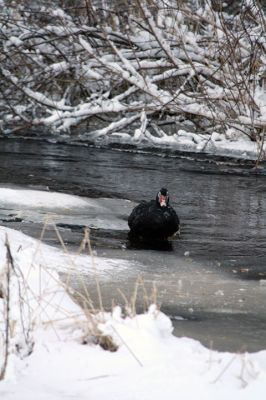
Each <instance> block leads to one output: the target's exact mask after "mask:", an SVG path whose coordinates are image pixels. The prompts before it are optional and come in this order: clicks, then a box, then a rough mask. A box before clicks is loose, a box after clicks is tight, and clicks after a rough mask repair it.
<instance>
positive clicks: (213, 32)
mask: <svg viewBox="0 0 266 400" xmlns="http://www.w3.org/2000/svg"><path fill="white" fill-rule="evenodd" d="M5 1H6V0H3V3H4V4H5ZM73 3H75V0H73ZM212 3H213V2H211V1H210V0H207V1H206V2H204V3H203V5H202V6H201V7H196V6H195V4H194V1H193V0H191V1H190V2H185V1H184V2H182V1H181V2H178V5H177V2H175V1H171V0H169V1H167V3H166V2H163V1H161V0H150V1H144V2H142V1H139V0H134V1H133V2H131V3H130V7H129V6H126V5H125V6H124V7H125V10H124V11H123V10H122V9H121V10H120V9H119V7H116V2H115V1H114V2H112V4H111V5H110V6H109V8H107V9H105V10H102V9H99V10H97V5H98V2H97V1H95V2H93V1H92V2H90V7H89V9H88V8H86V7H85V6H84V8H82V7H81V8H80V7H78V8H77V9H76V10H78V11H73V10H75V7H74V8H73V9H72V8H69V9H67V8H64V1H63V2H61V8H59V7H58V6H57V5H56V4H55V5H54V6H53V7H52V6H50V5H46V3H45V2H44V1H42V0H41V2H40V5H39V6H38V7H35V8H34V9H32V10H31V8H30V7H27V8H26V6H24V5H23V2H22V3H21V4H20V5H19V6H15V5H14V4H13V3H12V5H11V6H10V7H9V8H8V7H4V8H3V9H2V11H0V37H1V43H2V44H1V50H0V63H1V70H0V74H1V81H2V83H1V89H0V120H1V121H0V122H1V124H0V126H1V129H2V130H3V131H4V132H5V133H8V132H10V131H14V130H16V129H18V128H19V127H20V126H21V127H23V126H25V124H27V128H28V127H29V125H30V124H32V125H33V126H34V125H39V126H43V127H46V130H47V129H50V130H53V132H54V134H60V133H61V132H68V134H70V135H75V134H77V133H78V134H79V136H80V137H83V138H84V140H86V138H89V137H90V135H91V137H94V138H95V137H98V138H99V137H105V136H106V135H112V134H113V133H117V132H119V131H124V130H126V132H127V134H129V135H131V136H132V137H134V134H135V131H136V129H142V128H143V126H144V125H143V123H141V127H140V126H139V121H141V120H142V115H143V112H145V113H146V114H145V115H146V116H147V120H146V122H145V129H149V127H150V128H151V129H150V130H149V134H148V135H146V139H147V137H151V136H152V135H155V137H156V136H157V137H158V130H157V129H154V126H156V125H157V124H158V122H159V120H160V121H162V120H163V119H165V120H169V119H171V121H172V125H171V130H168V131H167V130H165V132H164V134H166V135H169V134H174V133H176V132H177V131H178V129H179V127H180V124H181V121H182V129H185V130H186V129H187V130H190V131H191V130H192V132H194V133H197V131H199V132H200V133H201V134H202V133H204V132H205V134H207V135H208V134H211V133H212V132H213V131H215V132H220V133H225V132H226V131H227V130H228V129H232V128H233V129H236V130H239V131H241V132H244V133H245V135H246V136H248V137H250V139H251V140H257V141H260V140H261V135H262V132H263V131H264V129H265V124H266V105H265V103H266V100H265V98H266V94H265V90H266V89H265V87H266V83H265V80H266V78H265V71H266V57H265V48H266V40H265V26H266V22H265V21H266V19H265V15H264V13H263V10H262V8H261V6H260V3H259V2H257V1H256V0H254V1H252V2H250V1H246V2H245V1H244V2H242V5H241V6H239V8H238V11H237V12H236V13H235V14H234V15H232V14H230V13H227V10H226V9H221V8H220V9H217V8H213V4H212ZM223 7H224V6H223ZM7 10H8V11H7ZM88 10H90V11H88ZM98 11H99V12H98ZM229 11H230V10H229ZM101 16H102V17H101ZM99 117H100V118H99ZM146 139H145V140H146Z"/></svg>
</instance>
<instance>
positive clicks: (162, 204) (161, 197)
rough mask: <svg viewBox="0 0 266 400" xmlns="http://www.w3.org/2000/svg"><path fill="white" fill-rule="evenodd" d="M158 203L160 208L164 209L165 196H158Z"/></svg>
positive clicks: (165, 203)
mask: <svg viewBox="0 0 266 400" xmlns="http://www.w3.org/2000/svg"><path fill="white" fill-rule="evenodd" d="M159 203H160V206H161V207H166V205H167V196H163V195H162V194H161V195H160V196H159Z"/></svg>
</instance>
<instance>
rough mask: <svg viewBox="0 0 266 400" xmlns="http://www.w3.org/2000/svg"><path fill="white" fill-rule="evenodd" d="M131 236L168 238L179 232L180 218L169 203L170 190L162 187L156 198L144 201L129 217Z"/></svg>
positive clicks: (149, 238) (156, 238) (154, 238)
mask: <svg viewBox="0 0 266 400" xmlns="http://www.w3.org/2000/svg"><path fill="white" fill-rule="evenodd" d="M128 225H129V228H130V233H129V237H130V238H138V239H143V240H147V241H150V242H151V241H153V240H167V238H169V237H170V236H172V235H174V234H176V233H178V232H179V218H178V216H177V214H176V212H175V210H174V209H173V208H172V207H171V206H170V205H169V193H168V190H167V189H165V188H162V189H161V190H160V191H159V192H158V193H157V195H156V199H155V200H151V201H149V202H147V201H142V202H141V203H140V204H139V205H138V206H136V207H135V208H134V209H133V211H132V213H131V214H130V216H129V218H128Z"/></svg>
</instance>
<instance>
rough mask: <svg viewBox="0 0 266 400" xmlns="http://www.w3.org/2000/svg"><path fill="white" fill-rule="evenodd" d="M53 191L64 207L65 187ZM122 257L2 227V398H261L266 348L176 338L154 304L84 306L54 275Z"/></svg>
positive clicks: (108, 264) (99, 267)
mask: <svg viewBox="0 0 266 400" xmlns="http://www.w3.org/2000/svg"><path fill="white" fill-rule="evenodd" d="M39 195H41V194H40V193H39ZM53 196H54V201H56V194H53ZM59 197H60V206H61V207H63V206H64V201H63V200H64V196H63V195H60V196H59ZM65 200H66V201H68V200H69V198H68V196H66V197H65ZM72 200H73V199H72ZM9 250H10V253H8V251H9ZM118 266H119V268H127V267H129V265H127V264H126V262H125V261H120V260H109V259H102V258H97V259H96V260H93V259H92V257H91V256H90V255H88V256H86V255H72V254H66V253H65V252H63V250H62V251H61V250H59V249H55V248H53V247H51V246H48V245H45V244H43V243H40V242H39V241H37V240H34V239H32V238H30V237H28V236H26V235H24V234H22V233H20V232H17V231H14V230H11V229H8V228H4V227H0V279H1V296H0V313H1V317H0V326H1V336H0V342H1V357H0V360H1V366H0V368H2V360H3V359H4V357H3V355H5V354H6V353H5V344H6V340H5V339H6V337H7V336H6V335H7V331H6V330H5V329H4V328H5V324H6V322H7V321H8V325H9V327H10V330H9V331H8V339H9V341H8V349H9V354H8V355H7V356H8V357H7V368H6V370H5V374H4V379H3V380H2V381H1V382H0V397H1V398H4V399H7V400H11V399H12V400H26V399H27V400H31V399H32V400H33V399H34V400H35V399H36V398H38V399H40V400H41V399H45V400H55V399H56V400H58V399H65V398H68V397H72V398H78V399H80V400H82V399H84V400H85V399H88V398H91V399H97V400H98V399H104V400H105V399H108V400H133V399H136V400H137V399H142V400H157V399H158V400H161V399H162V398H167V399H169V400H171V399H176V398H182V399H188V400H190V399H193V400H194V399H196V398H197V399H198V398H202V397H203V396H204V399H207V400H208V399H211V400H212V399H213V398H215V399H228V398H229V396H232V398H234V399H236V400H238V399H251V398H252V399H253V400H259V399H261V398H262V396H263V393H264V392H265V389H266V351H261V352H259V353H254V354H246V353H245V354H231V353H219V352H215V351H210V350H208V349H206V348H204V347H203V346H202V345H201V344H200V343H199V342H197V341H195V340H192V339H188V338H176V337H174V336H173V335H172V325H171V321H170V320H169V318H168V317H167V316H166V315H164V314H163V313H161V312H160V311H159V310H157V308H156V306H155V305H151V306H150V308H149V310H148V311H147V313H145V314H142V315H131V316H130V317H129V316H127V317H124V316H122V314H121V310H120V308H119V307H114V309H113V312H112V314H109V313H105V312H98V313H97V314H96V315H95V316H94V315H93V313H92V312H90V313H88V312H85V313H84V312H83V310H82V309H81V308H80V307H79V306H78V305H77V304H76V303H75V302H74V301H73V299H72V297H71V295H70V294H69V290H68V288H67V287H66V286H65V285H63V284H62V283H61V281H60V279H59V271H65V272H66V271H70V273H72V272H73V269H74V268H75V272H76V273H78V272H79V271H81V272H83V273H84V269H86V270H87V271H90V270H93V274H92V279H93V277H94V276H95V274H97V273H98V274H104V273H105V271H106V270H107V269H108V268H109V269H110V268H117V267H118ZM8 271H9V274H8V273H7V272H8ZM96 284H97V279H96ZM8 288H9V289H10V290H9V291H8ZM7 303H8V304H9V307H8V308H7V307H6V305H7ZM90 311H91V310H90ZM7 316H8V318H7ZM95 332H98V334H99V335H104V336H105V337H109V338H110V337H111V338H112V341H113V342H114V344H115V345H117V346H118V348H117V351H115V352H110V351H106V350H103V348H102V347H101V346H100V345H99V344H96V343H95V341H96V339H97V338H96V336H97V335H96V333H95ZM82 343H83V344H82ZM84 343H86V344H84Z"/></svg>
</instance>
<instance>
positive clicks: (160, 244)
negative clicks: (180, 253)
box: [126, 233, 173, 251]
mask: <svg viewBox="0 0 266 400" xmlns="http://www.w3.org/2000/svg"><path fill="white" fill-rule="evenodd" d="M126 247H127V249H129V250H130V249H131V250H158V251H173V243H172V242H171V241H169V240H159V239H157V240H156V239H151V240H149V239H143V238H140V237H136V236H133V235H131V234H130V233H129V234H128V240H127V245H126Z"/></svg>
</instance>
